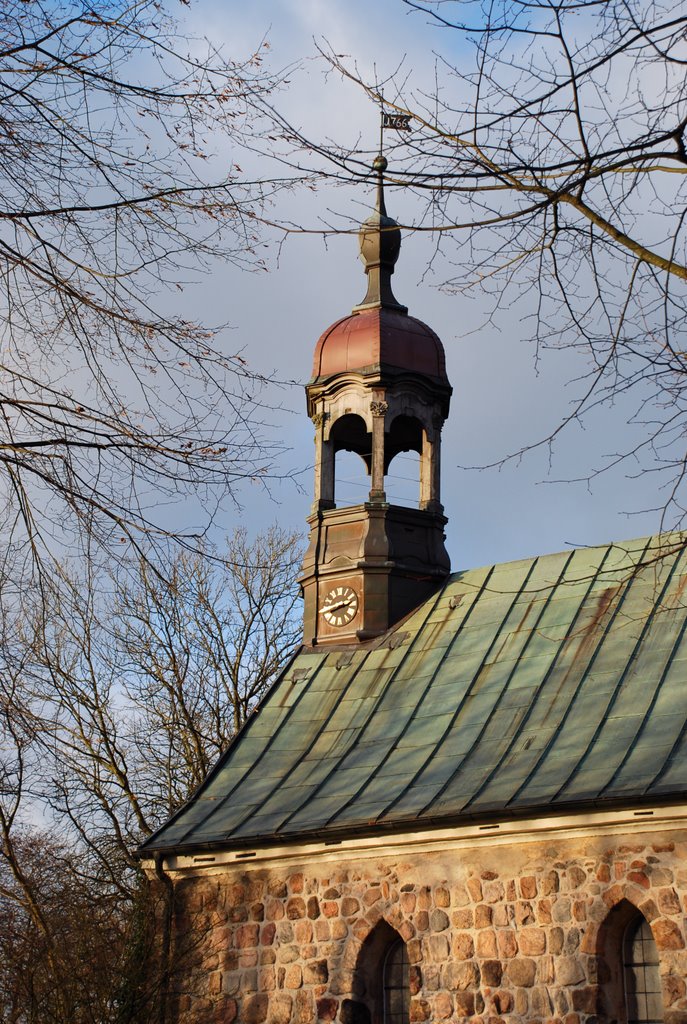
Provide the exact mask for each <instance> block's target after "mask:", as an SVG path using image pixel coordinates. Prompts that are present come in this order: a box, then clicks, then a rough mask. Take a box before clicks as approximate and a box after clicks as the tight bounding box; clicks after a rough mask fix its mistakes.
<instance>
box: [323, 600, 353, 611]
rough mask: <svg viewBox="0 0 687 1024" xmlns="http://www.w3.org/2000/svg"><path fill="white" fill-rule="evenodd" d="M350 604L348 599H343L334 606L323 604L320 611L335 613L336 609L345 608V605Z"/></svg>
mask: <svg viewBox="0 0 687 1024" xmlns="http://www.w3.org/2000/svg"><path fill="white" fill-rule="evenodd" d="M350 603H351V598H350V597H344V598H342V600H340V601H337V602H336V604H325V605H324V607H323V609H322V611H324V612H335V611H336V610H337V608H345V607H346V605H349V604H350Z"/></svg>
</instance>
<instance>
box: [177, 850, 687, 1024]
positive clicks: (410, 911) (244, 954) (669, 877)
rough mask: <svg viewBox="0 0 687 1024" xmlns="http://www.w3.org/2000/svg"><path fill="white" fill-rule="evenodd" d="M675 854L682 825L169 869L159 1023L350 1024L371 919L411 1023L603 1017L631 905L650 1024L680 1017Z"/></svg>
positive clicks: (685, 1011)
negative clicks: (659, 1007)
mask: <svg viewBox="0 0 687 1024" xmlns="http://www.w3.org/2000/svg"><path fill="white" fill-rule="evenodd" d="M686 853H687V834H686V833H680V834H678V836H677V837H675V834H674V833H673V834H672V837H671V838H670V841H668V840H663V839H662V838H661V836H660V834H658V833H654V834H653V835H652V834H647V835H641V836H631V837H629V838H628V837H624V838H623V837H618V836H605V837H595V838H586V839H565V840H561V839H559V838H556V839H555V841H554V840H550V841H548V842H546V841H544V842H530V843H517V844H513V845H512V846H506V845H500V846H496V845H491V846H489V845H487V843H486V842H485V845H481V846H479V847H475V848H472V849H454V850H445V851H443V852H430V853H428V852H423V853H411V854H408V855H399V856H390V855H380V856H379V857H378V858H363V857H360V858H359V859H355V858H354V857H353V855H343V854H342V856H341V858H340V859H339V860H338V861H336V862H333V861H332V860H324V859H322V860H320V861H317V860H314V861H312V862H311V863H310V864H309V865H307V866H293V867H289V868H285V867H283V866H281V867H279V866H275V867H273V868H262V867H259V866H258V865H256V866H255V867H254V868H252V869H248V868H247V867H246V866H245V865H241V866H238V865H237V866H236V867H233V866H232V867H231V868H224V869H220V868H206V869H204V870H203V871H197V872H196V873H194V874H191V875H186V876H184V875H182V874H181V873H179V874H178V875H177V877H176V879H175V890H176V892H175V915H176V916H175V929H176V936H177V944H178V948H179V959H178V974H177V976H176V979H175V992H174V1005H175V1012H174V1016H175V1018H176V1019H177V1020H178V1022H179V1024H195V1022H200V1021H203V1022H213V1024H232V1022H233V1021H239V1022H241V1024H263V1022H269V1024H315V1022H321V1021H337V1022H340V1024H356V1022H357V1021H358V1020H359V1019H363V1018H360V1017H359V1016H356V1014H357V1013H358V1010H359V1007H360V1004H361V1003H363V1002H364V1001H365V996H366V993H365V991H364V983H363V981H362V980H361V973H362V972H361V958H364V957H365V955H366V948H367V947H364V943H365V940H366V939H367V938H368V936H369V935H370V934H371V932H372V931H373V929H374V928H375V926H378V923H379V922H380V920H381V919H382V918H383V919H384V920H385V921H386V922H387V923H388V925H390V926H391V927H392V928H394V929H395V930H396V931H397V932H398V934H399V935H400V936H401V937H402V938H403V939H404V940H405V942H406V944H407V948H408V955H409V959H410V963H411V970H410V989H411V997H412V998H411V1009H410V1020H411V1021H413V1022H415V1021H453V1022H456V1021H468V1020H469V1021H470V1022H471V1024H500V1022H501V1021H508V1022H512V1024H521V1022H522V1024H525V1022H528V1024H534V1022H541V1024H597V1022H598V1021H601V1020H611V1019H614V1012H613V996H612V993H611V992H610V989H611V988H612V985H613V962H612V961H613V960H614V958H616V959H617V958H619V957H620V955H621V953H620V950H619V949H618V948H617V946H618V941H619V940H618V935H617V934H616V933H615V932H614V930H613V921H614V915H616V916H617V913H618V908H619V907H626V908H627V909H629V907H628V904H631V905H632V906H633V907H636V908H638V909H639V910H640V911H641V912H642V914H643V915H644V916H645V918H646V919H647V921H649V923H650V925H651V929H652V932H653V935H654V938H655V940H656V945H657V947H658V950H659V954H660V961H661V965H660V971H661V976H662V983H663V996H664V1004H665V1021H666V1024H687V991H686V985H685V977H686V976H687V950H686V948H685V938H686V931H685V922H686V915H687V860H686V856H685V855H686ZM189 936H193V942H192V943H191V945H190V947H189V945H188V941H187V940H188V938H189ZM184 946H185V947H186V948H185V949H184Z"/></svg>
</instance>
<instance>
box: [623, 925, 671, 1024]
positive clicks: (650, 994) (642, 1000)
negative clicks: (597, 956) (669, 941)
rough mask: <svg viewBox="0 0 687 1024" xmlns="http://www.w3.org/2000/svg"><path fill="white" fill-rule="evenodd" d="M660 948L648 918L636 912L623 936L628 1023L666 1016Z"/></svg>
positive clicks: (650, 1023)
mask: <svg viewBox="0 0 687 1024" xmlns="http://www.w3.org/2000/svg"><path fill="white" fill-rule="evenodd" d="M658 967H659V964H658V949H657V948H656V943H655V942H654V937H653V935H652V934H651V928H650V927H649V924H648V922H647V921H646V920H645V918H644V917H642V915H641V914H635V915H634V917H632V918H631V920H630V921H629V922H628V924H627V926H626V928H625V934H624V936H623V980H624V985H625V1008H626V1011H627V1024H660V1022H661V1021H662V1020H663V998H662V996H661V977H660V974H659V970H658Z"/></svg>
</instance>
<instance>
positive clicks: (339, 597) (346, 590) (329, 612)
mask: <svg viewBox="0 0 687 1024" xmlns="http://www.w3.org/2000/svg"><path fill="white" fill-rule="evenodd" d="M357 611H358V595H357V594H356V592H355V590H353V588H352V587H334V589H333V590H330V591H329V593H328V594H327V596H326V597H325V599H324V603H323V605H322V615H323V616H324V618H325V619H326V621H327V622H328V623H329V625H330V626H347V625H348V623H349V622H352V621H353V619H354V618H355V616H356V613H357Z"/></svg>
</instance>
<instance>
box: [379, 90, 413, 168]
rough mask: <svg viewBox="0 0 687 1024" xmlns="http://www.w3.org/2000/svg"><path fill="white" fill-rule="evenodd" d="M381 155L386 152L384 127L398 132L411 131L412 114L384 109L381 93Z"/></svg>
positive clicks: (381, 94)
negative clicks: (389, 111) (391, 112)
mask: <svg viewBox="0 0 687 1024" xmlns="http://www.w3.org/2000/svg"><path fill="white" fill-rule="evenodd" d="M379 113H380V120H379V155H380V156H382V154H383V153H384V129H385V128H392V129H393V130H394V131H396V132H409V131H410V130H411V129H410V118H411V115H410V114H396V113H393V114H389V113H388V112H387V111H386V110H385V109H384V94H383V93H381V92H380V94H379Z"/></svg>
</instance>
